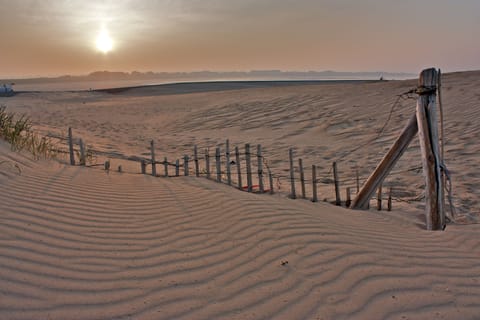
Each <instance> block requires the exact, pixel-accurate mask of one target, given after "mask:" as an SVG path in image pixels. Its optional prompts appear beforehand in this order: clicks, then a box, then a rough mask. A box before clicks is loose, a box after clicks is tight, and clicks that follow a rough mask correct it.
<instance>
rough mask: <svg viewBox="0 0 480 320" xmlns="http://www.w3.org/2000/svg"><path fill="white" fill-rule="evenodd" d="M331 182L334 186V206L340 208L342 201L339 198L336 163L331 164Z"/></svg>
mask: <svg viewBox="0 0 480 320" xmlns="http://www.w3.org/2000/svg"><path fill="white" fill-rule="evenodd" d="M333 182H334V184H335V205H337V206H340V205H341V204H342V199H341V197H340V182H339V181H338V172H337V163H336V162H334V163H333Z"/></svg>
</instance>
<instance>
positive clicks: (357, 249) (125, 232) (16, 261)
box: [0, 166, 480, 319]
mask: <svg viewBox="0 0 480 320" xmlns="http://www.w3.org/2000/svg"><path fill="white" fill-rule="evenodd" d="M2 184H3V185H2V192H1V194H0V318H2V319H352V318H353V319H433V318H449V319H453V318H461V319H474V318H475V317H478V314H480V249H479V244H480V237H478V231H479V228H478V227H477V226H475V225H471V226H462V227H459V226H452V227H449V229H448V230H447V231H446V232H443V233H442V232H435V233H431V232H426V231H423V230H422V227H419V226H417V225H416V224H415V223H410V222H408V221H407V220H402V219H398V218H396V217H395V215H394V214H392V215H387V214H384V213H383V214H372V213H371V212H370V213H362V212H355V211H347V210H343V209H340V208H335V207H332V206H330V205H328V204H311V203H309V202H307V201H291V200H288V199H284V198H280V197H276V196H271V197H268V196H259V195H254V194H247V193H241V192H238V191H235V190H233V189H231V188H229V187H226V186H223V185H219V184H216V183H214V182H211V181H208V180H206V179H196V178H193V177H187V178H178V179H165V178H157V179H154V178H152V177H149V176H141V175H129V174H119V173H111V174H110V175H107V174H105V173H104V172H101V171H98V170H92V169H85V168H72V167H63V166H49V167H44V166H33V167H32V168H31V169H28V168H25V169H24V172H23V173H22V175H21V176H12V177H10V178H9V179H7V180H2Z"/></svg>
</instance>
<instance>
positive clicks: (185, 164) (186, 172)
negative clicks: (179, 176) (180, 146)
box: [183, 155, 189, 177]
mask: <svg viewBox="0 0 480 320" xmlns="http://www.w3.org/2000/svg"><path fill="white" fill-rule="evenodd" d="M188 160H189V159H188V156H187V155H184V156H183V172H184V175H185V177H188V175H189V172H188Z"/></svg>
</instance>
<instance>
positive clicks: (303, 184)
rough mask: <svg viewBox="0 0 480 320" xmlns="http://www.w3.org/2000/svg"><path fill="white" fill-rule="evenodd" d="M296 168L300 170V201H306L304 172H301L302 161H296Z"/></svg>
mask: <svg viewBox="0 0 480 320" xmlns="http://www.w3.org/2000/svg"><path fill="white" fill-rule="evenodd" d="M298 168H299V169H300V187H301V189H302V199H306V198H307V195H306V194H305V172H304V171H303V160H302V159H298Z"/></svg>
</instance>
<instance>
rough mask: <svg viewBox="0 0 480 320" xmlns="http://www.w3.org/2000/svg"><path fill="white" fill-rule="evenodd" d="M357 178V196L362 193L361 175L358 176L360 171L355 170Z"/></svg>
mask: <svg viewBox="0 0 480 320" xmlns="http://www.w3.org/2000/svg"><path fill="white" fill-rule="evenodd" d="M355 174H356V178H357V194H358V193H359V192H360V175H359V174H358V169H356V170H355Z"/></svg>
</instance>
